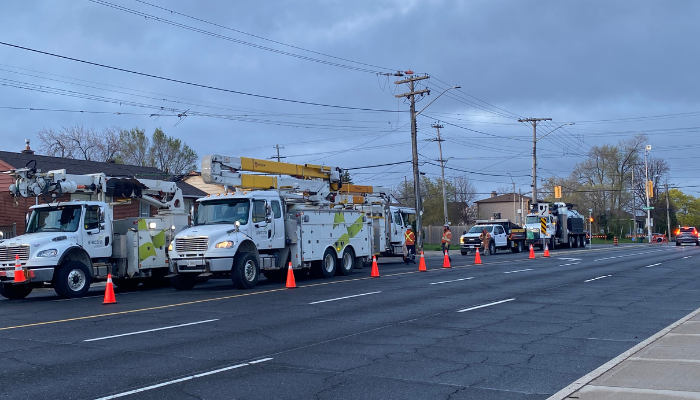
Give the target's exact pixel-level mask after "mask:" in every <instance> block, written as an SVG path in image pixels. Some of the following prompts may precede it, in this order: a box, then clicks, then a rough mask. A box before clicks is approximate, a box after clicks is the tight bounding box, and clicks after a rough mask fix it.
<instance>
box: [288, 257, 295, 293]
mask: <svg viewBox="0 0 700 400" xmlns="http://www.w3.org/2000/svg"><path fill="white" fill-rule="evenodd" d="M295 287H297V282H296V281H295V280H294V270H293V269H292V262H291V261H290V262H289V267H287V289H293V288H295Z"/></svg>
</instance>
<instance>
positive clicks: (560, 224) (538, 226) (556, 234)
mask: <svg viewBox="0 0 700 400" xmlns="http://www.w3.org/2000/svg"><path fill="white" fill-rule="evenodd" d="M533 207H536V208H534V209H533V212H531V213H529V214H528V215H527V217H526V219H525V230H526V232H527V243H528V244H532V245H533V246H537V247H539V249H540V250H542V249H543V248H544V246H545V244H546V245H547V246H548V247H549V248H550V249H553V248H554V247H555V246H556V245H558V244H559V245H563V246H565V247H568V248H575V247H585V246H586V231H585V224H584V217H583V216H582V215H581V214H579V213H578V212H577V211H576V210H574V205H573V204H567V203H561V202H557V203H551V204H549V203H539V204H535V205H534V206H533Z"/></svg>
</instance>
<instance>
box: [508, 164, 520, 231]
mask: <svg viewBox="0 0 700 400" xmlns="http://www.w3.org/2000/svg"><path fill="white" fill-rule="evenodd" d="M508 175H509V176H510V181H511V182H512V183H513V221H515V223H516V224H517V221H518V218H517V217H516V211H515V207H516V206H515V181H514V180H513V175H511V174H510V172H509V173H508Z"/></svg>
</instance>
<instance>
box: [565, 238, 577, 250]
mask: <svg viewBox="0 0 700 400" xmlns="http://www.w3.org/2000/svg"><path fill="white" fill-rule="evenodd" d="M576 247H578V237H576V236H574V235H569V242H568V243H567V244H566V248H567V249H573V248H576Z"/></svg>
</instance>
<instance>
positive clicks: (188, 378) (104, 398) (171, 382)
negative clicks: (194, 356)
mask: <svg viewBox="0 0 700 400" xmlns="http://www.w3.org/2000/svg"><path fill="white" fill-rule="evenodd" d="M270 360H272V358H263V359H260V360H255V361H250V362H247V363H243V364H236V365H231V366H230V367H225V368H219V369H215V370H213V371H209V372H203V373H201V374H195V375H190V376H186V377H184V378H179V379H174V380H172V381H167V382H163V383H159V384H157V385H151V386H146V387H142V388H140V389H134V390H129V391H128V392H122V393H117V394H113V395H111V396H105V397H100V398H99V399H96V400H110V399H116V398H119V397H124V396H129V395H132V394H136V393H141V392H145V391H148V390H153V389H158V388H160V387H163V386H168V385H173V384H175V383H180V382H184V381H189V380H192V379H194V378H201V377H203V376H207V375H212V374H218V373H219V372H224V371H230V370H232V369H236V368H241V367H246V366H249V365H252V364H258V363H261V362H265V361H270Z"/></svg>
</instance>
